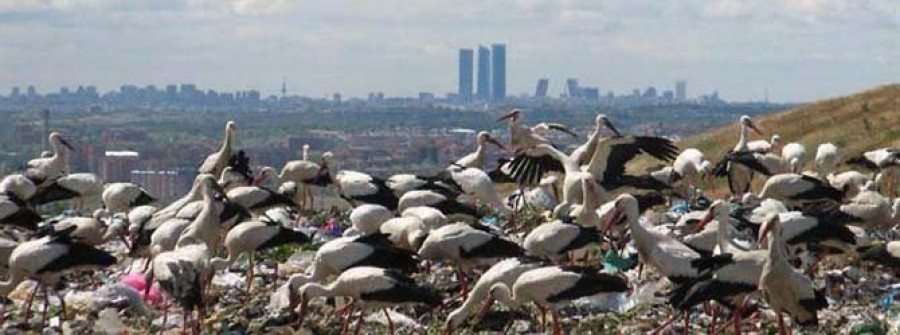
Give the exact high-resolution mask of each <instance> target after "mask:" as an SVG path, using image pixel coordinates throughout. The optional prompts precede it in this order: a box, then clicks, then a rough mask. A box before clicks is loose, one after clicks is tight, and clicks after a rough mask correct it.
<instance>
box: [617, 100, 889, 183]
mask: <svg viewBox="0 0 900 335" xmlns="http://www.w3.org/2000/svg"><path fill="white" fill-rule="evenodd" d="M734 121H735V122H734V123H732V124H731V125H730V126H727V127H722V128H718V129H714V130H711V131H709V132H706V133H703V134H700V135H696V136H692V137H688V138H685V139H683V140H681V141H679V142H678V143H677V144H678V147H679V148H682V149H683V148H692V147H693V148H698V149H700V150H701V151H703V152H704V153H706V156H707V158H708V159H709V160H710V161H712V162H713V163H715V162H717V161H718V160H719V159H720V158H721V157H722V156H723V155H724V154H725V153H726V152H727V151H728V150H730V149H732V148H733V147H734V145H735V144H736V143H737V139H738V124H737V119H735V120H734ZM754 122H755V123H756V125H757V126H758V127H759V128H760V129H761V130H762V131H763V134H764V135H765V136H764V138H765V139H770V138H771V136H772V135H773V134H779V135H780V136H781V138H782V140H783V141H784V143H789V142H800V143H802V144H803V145H804V146H806V151H807V159H808V160H807V168H808V169H811V168H813V167H814V164H815V163H814V162H813V159H814V158H815V155H816V149H817V148H818V146H819V144H822V143H825V142H831V143H834V144H835V145H837V146H838V147H839V148H840V150H841V155H842V157H843V158H844V159H846V158H848V157H852V156H855V155H859V154H860V153H862V152H864V151H867V150H871V149H875V148H882V147H889V146H890V147H900V84H893V85H887V86H881V87H878V88H875V89H872V90H869V91H865V92H862V93H858V94H854V95H850V96H845V97H839V98H833V99H828V100H824V101H818V102H814V103H809V104H805V105H801V106H798V107H796V108H793V109H790V110H786V111H783V112H778V113H774V114H770V115H767V116H764V117H758V118H755V119H754ZM756 139H760V137H759V136H758V135H755V134H753V133H752V132H751V140H756ZM655 164H658V163H657V162H653V161H652V160H650V159H647V158H645V157H642V158H641V160H640V161H639V162H637V164H634V166H633V170H634V171H639V170H644V169H645V168H646V167H649V166H652V165H655ZM758 182H759V181H758ZM724 185H725V184H724V181H723V180H719V182H718V183H717V185H715V186H716V187H715V188H713V189H712V190H716V191H714V192H712V193H714V194H717V195H718V194H719V193H720V192H721V191H723V190H722V187H723V186H724ZM705 188H707V189H708V190H710V188H709V185H706V187H705ZM754 189H758V187H755V188H754Z"/></svg>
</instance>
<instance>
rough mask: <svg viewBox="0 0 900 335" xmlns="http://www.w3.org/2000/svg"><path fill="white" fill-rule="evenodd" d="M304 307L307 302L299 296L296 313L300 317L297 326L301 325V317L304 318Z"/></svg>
mask: <svg viewBox="0 0 900 335" xmlns="http://www.w3.org/2000/svg"><path fill="white" fill-rule="evenodd" d="M306 308H307V302H306V299H303V297H301V298H300V307H298V308H297V314H299V315H300V318H299V319H298V320H297V327H298V328H299V327H301V326H303V319H305V318H306Z"/></svg>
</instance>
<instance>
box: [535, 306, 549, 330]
mask: <svg viewBox="0 0 900 335" xmlns="http://www.w3.org/2000/svg"><path fill="white" fill-rule="evenodd" d="M534 305H535V306H537V308H538V310H539V311H541V319H540V326H541V332H542V333H543V332H544V329H545V324H546V323H547V308H546V307H544V306H542V305H541V304H538V303H535V304H534Z"/></svg>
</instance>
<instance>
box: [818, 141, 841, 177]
mask: <svg viewBox="0 0 900 335" xmlns="http://www.w3.org/2000/svg"><path fill="white" fill-rule="evenodd" d="M840 162H841V154H840V152H839V151H838V147H837V146H836V145H834V144H832V143H822V144H819V148H818V149H817V150H816V167H818V168H819V172H820V173H822V175H823V176H828V175H830V174H831V173H832V172H834V171H835V170H837V167H838V164H840Z"/></svg>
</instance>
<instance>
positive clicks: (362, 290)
mask: <svg viewBox="0 0 900 335" xmlns="http://www.w3.org/2000/svg"><path fill="white" fill-rule="evenodd" d="M299 292H300V307H299V308H298V310H299V311H298V312H299V313H298V314H300V320H299V321H298V324H303V319H304V318H305V317H306V313H307V309H308V308H307V305H308V304H309V301H310V300H311V299H313V298H317V297H336V296H343V297H349V298H351V299H353V301H354V302H353V304H354V305H357V304H358V305H360V306H359V307H362V308H378V309H382V311H384V316H385V317H386V318H387V320H388V333H389V334H391V335H393V334H394V325H393V322H392V321H391V317H390V314H389V313H388V311H387V307H389V306H394V305H398V304H402V303H413V304H425V305H426V306H436V305H439V304H441V296H440V295H438V294H437V292H434V291H433V290H432V289H430V288H428V287H425V286H421V285H418V284H416V282H415V281H414V280H413V279H412V278H409V277H407V276H405V275H403V274H401V273H399V272H397V271H393V270H389V269H382V268H376V267H369V266H361V267H356V268H352V269H349V270H346V271H344V272H343V273H341V275H340V276H338V277H337V278H336V279H335V280H334V281H333V282H331V284H328V285H322V284H319V283H307V284H305V285H303V286H302V287H300V290H299ZM354 307H356V306H354ZM364 314H365V311H360V314H359V318H358V319H357V321H356V333H359V329H360V327H361V326H362V323H363V315H364ZM352 316H353V311H350V315H349V316H348V318H347V319H348V321H349V318H350V317H352ZM344 327H346V322H345V325H344ZM344 327H342V328H344Z"/></svg>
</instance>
